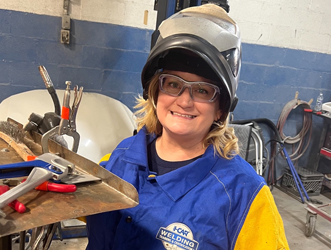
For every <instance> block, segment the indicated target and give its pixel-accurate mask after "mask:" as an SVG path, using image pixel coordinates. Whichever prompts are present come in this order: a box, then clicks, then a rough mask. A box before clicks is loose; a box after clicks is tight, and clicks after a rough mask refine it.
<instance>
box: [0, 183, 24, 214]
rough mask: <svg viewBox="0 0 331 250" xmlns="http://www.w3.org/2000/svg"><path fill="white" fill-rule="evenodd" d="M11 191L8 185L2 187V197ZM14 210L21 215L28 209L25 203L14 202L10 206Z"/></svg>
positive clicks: (0, 187) (0, 191)
mask: <svg viewBox="0 0 331 250" xmlns="http://www.w3.org/2000/svg"><path fill="white" fill-rule="evenodd" d="M8 190H9V186H7V185H0V195H1V194H3V193H5V192H7V191H8ZM8 206H10V207H11V208H12V209H14V210H16V211H17V212H19V213H24V212H25V211H26V208H25V206H24V204H23V203H21V202H19V201H18V200H14V201H12V202H11V203H9V204H8Z"/></svg>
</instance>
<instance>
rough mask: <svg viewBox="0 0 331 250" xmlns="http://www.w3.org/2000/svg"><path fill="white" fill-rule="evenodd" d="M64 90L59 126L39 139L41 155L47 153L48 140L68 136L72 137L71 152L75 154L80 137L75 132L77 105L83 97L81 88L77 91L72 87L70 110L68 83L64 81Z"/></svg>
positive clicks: (76, 87) (76, 88) (69, 83)
mask: <svg viewBox="0 0 331 250" xmlns="http://www.w3.org/2000/svg"><path fill="white" fill-rule="evenodd" d="M66 85H67V87H66V90H65V92H64V97H63V106H62V113H61V121H60V125H58V126H56V127H54V128H52V129H51V130H49V131H47V132H46V133H45V134H43V136H42V138H41V146H42V150H43V153H48V152H49V150H48V139H49V138H50V137H51V136H53V135H55V134H58V135H68V136H71V137H73V146H72V149H71V150H72V151H73V152H75V153H77V150H78V145H79V140H80V135H79V133H78V132H77V130H76V115H77V111H78V107H79V104H80V102H81V99H82V96H83V87H80V88H79V90H78V86H75V87H74V89H73V90H74V101H73V104H72V108H71V109H70V85H71V82H70V81H66Z"/></svg>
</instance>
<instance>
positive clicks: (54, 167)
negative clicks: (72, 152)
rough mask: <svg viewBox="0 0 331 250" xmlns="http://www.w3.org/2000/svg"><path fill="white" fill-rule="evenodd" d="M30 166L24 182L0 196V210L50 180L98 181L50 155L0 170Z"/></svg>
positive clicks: (5, 166) (10, 165) (13, 164)
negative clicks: (30, 168)
mask: <svg viewBox="0 0 331 250" xmlns="http://www.w3.org/2000/svg"><path fill="white" fill-rule="evenodd" d="M31 166H33V167H34V168H33V169H32V171H31V173H30V175H29V176H28V178H27V179H26V181H25V182H23V183H21V184H19V185H17V186H16V187H14V188H12V189H11V190H9V191H8V192H6V193H5V194H3V195H1V196H0V209H1V208H3V207H4V206H5V205H7V204H9V203H10V202H12V201H14V200H15V199H17V198H18V197H20V196H21V195H23V194H25V193H27V192H28V191H30V190H32V189H34V188H35V187H37V186H39V185H40V184H42V183H44V182H45V181H47V180H49V179H51V178H52V179H54V180H56V181H59V180H62V182H65V181H66V180H67V181H68V182H70V184H72V183H77V181H78V182H83V181H91V180H99V179H100V178H98V177H94V176H86V175H85V174H82V173H78V172H77V171H76V170H75V165H74V164H73V163H71V162H69V161H67V160H65V159H63V158H61V157H59V156H57V155H54V154H51V153H46V154H42V155H41V156H38V157H36V159H35V160H33V161H27V162H19V163H12V164H6V165H0V169H11V168H19V167H22V168H24V167H31ZM76 177H77V178H78V179H77V180H75V179H76ZM84 177H86V178H84Z"/></svg>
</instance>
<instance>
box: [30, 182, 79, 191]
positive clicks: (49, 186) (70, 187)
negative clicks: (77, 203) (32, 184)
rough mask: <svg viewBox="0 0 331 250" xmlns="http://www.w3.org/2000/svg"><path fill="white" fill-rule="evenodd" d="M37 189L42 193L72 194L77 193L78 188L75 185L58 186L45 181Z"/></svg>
mask: <svg viewBox="0 0 331 250" xmlns="http://www.w3.org/2000/svg"><path fill="white" fill-rule="evenodd" d="M35 189H37V190H42V191H51V192H58V193H72V192H75V191H76V189H77V187H76V185H73V184H57V183H53V182H49V181H45V182H44V183H42V184H41V185H39V186H38V187H36V188H35Z"/></svg>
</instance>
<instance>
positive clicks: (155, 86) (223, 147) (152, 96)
mask: <svg viewBox="0 0 331 250" xmlns="http://www.w3.org/2000/svg"><path fill="white" fill-rule="evenodd" d="M160 74H161V73H157V74H155V75H154V76H153V77H152V79H151V80H150V82H149V88H148V99H147V100H145V99H144V98H143V97H142V96H139V97H138V98H137V99H136V100H137V105H136V106H135V107H134V108H135V109H137V111H136V112H135V116H136V122H137V130H138V131H139V130H140V129H142V128H143V127H144V126H145V127H146V129H147V132H148V133H150V134H155V135H157V136H160V135H161V134H162V128H163V127H162V125H161V123H160V121H159V120H158V118H157V115H156V103H157V98H158V93H159V75H160ZM227 123H228V119H226V120H225V121H224V122H223V123H221V124H219V123H216V122H214V123H213V124H212V126H211V129H210V131H209V133H208V134H207V136H206V138H205V139H204V141H203V145H204V147H205V148H207V147H208V146H209V145H210V144H212V145H213V147H214V150H215V152H217V153H218V154H219V155H220V156H222V157H223V158H225V159H228V160H229V159H231V158H233V157H234V156H235V155H237V154H238V152H239V148H238V138H237V137H236V136H235V134H234V130H233V128H231V127H228V126H227Z"/></svg>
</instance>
